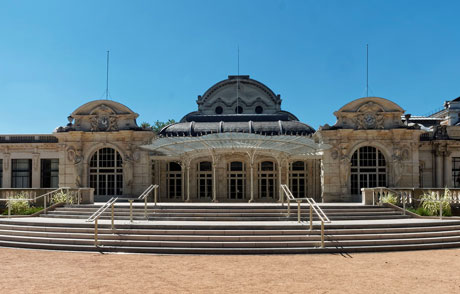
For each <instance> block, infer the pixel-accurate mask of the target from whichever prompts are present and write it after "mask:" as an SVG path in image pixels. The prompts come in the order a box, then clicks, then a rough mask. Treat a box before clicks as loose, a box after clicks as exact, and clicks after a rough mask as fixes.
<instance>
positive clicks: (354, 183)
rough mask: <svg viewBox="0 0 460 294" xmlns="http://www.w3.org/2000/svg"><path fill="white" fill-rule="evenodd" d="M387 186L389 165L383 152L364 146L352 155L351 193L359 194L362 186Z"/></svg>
mask: <svg viewBox="0 0 460 294" xmlns="http://www.w3.org/2000/svg"><path fill="white" fill-rule="evenodd" d="M386 186H387V167H386V160H385V156H384V155H383V153H382V152H381V151H380V150H378V149H377V148H374V147H371V146H364V147H361V148H359V149H358V150H357V151H356V152H355V153H354V154H353V156H352V157H351V194H352V195H359V194H360V193H361V188H374V187H386Z"/></svg>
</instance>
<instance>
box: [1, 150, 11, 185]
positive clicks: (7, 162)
mask: <svg viewBox="0 0 460 294" xmlns="http://www.w3.org/2000/svg"><path fill="white" fill-rule="evenodd" d="M10 166H11V155H10V154H9V153H4V154H3V184H2V187H3V188H11V169H10Z"/></svg>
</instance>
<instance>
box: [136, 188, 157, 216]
mask: <svg viewBox="0 0 460 294" xmlns="http://www.w3.org/2000/svg"><path fill="white" fill-rule="evenodd" d="M158 187H159V186H158V185H150V186H148V187H147V189H145V191H144V192H142V194H141V195H140V196H139V197H138V198H137V199H138V200H144V217H145V218H147V198H148V196H149V194H150V193H152V191H155V193H154V196H153V198H154V202H155V206H156V205H157V200H158V199H157V198H158ZM130 219H131V222H132V219H133V209H132V201H131V200H130Z"/></svg>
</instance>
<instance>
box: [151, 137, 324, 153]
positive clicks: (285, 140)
mask: <svg viewBox="0 0 460 294" xmlns="http://www.w3.org/2000/svg"><path fill="white" fill-rule="evenodd" d="M142 148H144V149H146V150H150V151H152V152H153V154H152V155H154V156H167V157H177V156H184V155H192V154H193V153H202V152H206V151H211V152H216V151H222V152H228V151H230V152H231V151H233V152H235V151H243V152H247V151H256V152H257V151H266V152H276V153H284V154H286V155H289V156H306V157H309V158H319V157H320V156H321V155H322V151H323V150H324V149H328V148H329V146H328V145H325V144H318V143H315V141H314V140H313V139H311V138H310V137H307V136H291V135H278V136H264V135H258V134H250V133H214V134H209V135H204V136H198V137H191V136H184V137H179V136H174V137H160V138H158V139H155V140H154V141H153V142H152V144H150V145H144V146H142Z"/></svg>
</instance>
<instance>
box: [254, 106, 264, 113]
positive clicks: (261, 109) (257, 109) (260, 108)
mask: <svg viewBox="0 0 460 294" xmlns="http://www.w3.org/2000/svg"><path fill="white" fill-rule="evenodd" d="M262 112H264V108H263V107H262V106H260V105H259V106H256V113H257V114H262Z"/></svg>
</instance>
